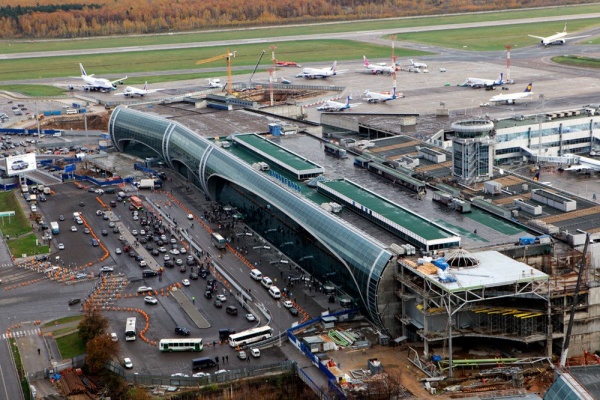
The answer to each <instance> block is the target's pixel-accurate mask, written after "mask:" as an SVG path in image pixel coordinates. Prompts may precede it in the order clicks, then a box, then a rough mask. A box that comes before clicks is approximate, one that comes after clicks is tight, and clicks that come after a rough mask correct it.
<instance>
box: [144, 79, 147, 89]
mask: <svg viewBox="0 0 600 400" xmlns="http://www.w3.org/2000/svg"><path fill="white" fill-rule="evenodd" d="M144 90H148V81H146V82H144Z"/></svg>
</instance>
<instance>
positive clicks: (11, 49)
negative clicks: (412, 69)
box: [0, 4, 600, 61]
mask: <svg viewBox="0 0 600 400" xmlns="http://www.w3.org/2000/svg"><path fill="white" fill-rule="evenodd" d="M596 12H600V6H598V5H597V4H590V5H580V6H568V7H553V8H536V9H531V10H514V11H496V12H489V13H476V14H461V15H450V16H447V15H442V16H425V17H416V18H396V19H374V20H368V21H348V22H333V23H315V24H313V25H307V26H290V27H285V26H278V27H265V28H255V29H247V28H242V29H223V30H220V31H210V32H181V33H177V32H174V34H156V35H136V36H118V37H117V36H115V37H99V38H78V39H72V40H63V39H61V40H48V41H46V40H44V41H42V40H39V41H35V40H17V39H15V40H5V41H2V42H1V43H0V53H1V54H16V53H25V52H38V51H58V50H77V49H97V48H112V47H123V46H145V45H157V44H177V43H192V42H211V41H220V40H240V39H252V38H269V37H277V36H279V37H281V36H293V37H297V36H299V35H307V34H325V35H326V34H331V33H339V32H358V31H367V30H380V29H393V28H405V27H419V26H428V25H448V24H460V23H468V22H476V21H500V20H509V19H524V18H532V17H552V16H564V15H579V14H581V15H582V16H585V15H586V14H589V13H596ZM575 22H576V21H569V28H570V30H571V31H575V30H576V29H574V28H572V27H571V24H574V23H575ZM556 24H558V25H560V23H553V26H555V25H556ZM536 25H537V24H526V25H522V26H523V29H524V30H527V31H528V32H527V33H531V34H536V33H533V29H534V27H535V26H536ZM560 28H561V29H562V27H560ZM519 30H520V31H522V29H519ZM556 30H560V29H558V28H556V27H553V28H552V30H551V31H550V32H554V31H556ZM527 33H526V34H527ZM440 36H443V35H440ZM277 46H278V47H279V48H278V50H277V54H279V52H280V51H284V50H285V49H284V48H281V47H284V46H280V45H279V44H277ZM265 47H268V46H267V45H265ZM216 54H218V52H217V53H216ZM213 55H214V54H213ZM278 58H280V59H283V57H279V56H278ZM294 61H295V60H294Z"/></svg>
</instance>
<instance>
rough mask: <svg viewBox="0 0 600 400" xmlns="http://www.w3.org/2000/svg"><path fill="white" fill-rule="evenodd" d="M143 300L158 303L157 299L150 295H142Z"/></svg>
mask: <svg viewBox="0 0 600 400" xmlns="http://www.w3.org/2000/svg"><path fill="white" fill-rule="evenodd" d="M144 301H145V302H146V303H148V304H158V300H156V297H152V296H146V297H144Z"/></svg>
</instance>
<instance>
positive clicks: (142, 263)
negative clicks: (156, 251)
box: [140, 260, 148, 268]
mask: <svg viewBox="0 0 600 400" xmlns="http://www.w3.org/2000/svg"><path fill="white" fill-rule="evenodd" d="M147 266H148V263H147V262H146V261H145V260H142V261H140V267H142V268H145V267H147Z"/></svg>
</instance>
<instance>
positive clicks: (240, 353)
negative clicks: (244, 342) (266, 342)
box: [238, 350, 248, 360]
mask: <svg viewBox="0 0 600 400" xmlns="http://www.w3.org/2000/svg"><path fill="white" fill-rule="evenodd" d="M238 357H239V359H240V360H245V359H246V358H248V354H246V352H245V351H244V350H241V351H239V352H238Z"/></svg>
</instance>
